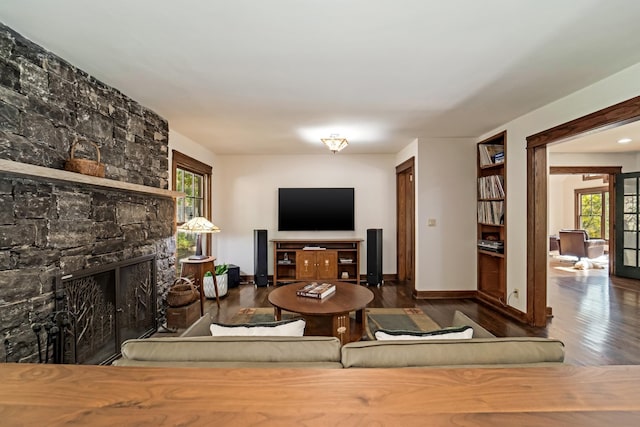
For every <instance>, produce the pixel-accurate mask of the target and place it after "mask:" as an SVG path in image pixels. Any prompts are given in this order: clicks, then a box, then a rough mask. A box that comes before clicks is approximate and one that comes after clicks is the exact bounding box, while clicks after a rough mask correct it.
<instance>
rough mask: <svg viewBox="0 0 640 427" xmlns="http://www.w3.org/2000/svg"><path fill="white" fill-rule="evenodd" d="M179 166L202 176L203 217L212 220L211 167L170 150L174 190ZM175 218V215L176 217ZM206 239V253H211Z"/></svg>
mask: <svg viewBox="0 0 640 427" xmlns="http://www.w3.org/2000/svg"><path fill="white" fill-rule="evenodd" d="M177 167H180V168H181V169H185V170H188V171H191V172H194V173H197V174H199V175H202V176H203V177H204V192H205V196H206V197H205V201H204V217H205V218H207V219H208V220H209V221H213V219H212V218H211V215H212V210H211V199H212V198H213V195H212V190H211V188H212V185H211V182H212V178H211V175H212V173H213V168H212V167H211V166H209V165H208V164H206V163H202V162H201V161H200V160H196V159H194V158H193V157H189V156H187V155H186V154H183V153H181V152H179V151H177V150H171V181H172V182H171V188H173V189H174V190H175V187H176V168H177ZM176 220H177V217H176ZM206 241H207V253H208V254H211V253H212V250H211V241H212V239H211V238H208V239H206Z"/></svg>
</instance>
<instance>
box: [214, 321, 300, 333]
mask: <svg viewBox="0 0 640 427" xmlns="http://www.w3.org/2000/svg"><path fill="white" fill-rule="evenodd" d="M305 325H306V322H305V321H304V319H288V320H281V321H279V322H264V323H242V324H237V325H226V324H223V323H212V324H211V327H210V330H211V335H212V336H214V337H233V336H236V337H244V336H253V337H257V336H263V337H301V336H302V335H303V334H304V327H305Z"/></svg>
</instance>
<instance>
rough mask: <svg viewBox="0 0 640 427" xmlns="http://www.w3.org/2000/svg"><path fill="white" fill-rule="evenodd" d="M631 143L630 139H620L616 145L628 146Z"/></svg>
mask: <svg viewBox="0 0 640 427" xmlns="http://www.w3.org/2000/svg"><path fill="white" fill-rule="evenodd" d="M630 142H631V138H622V139H619V140H618V144H628V143H630Z"/></svg>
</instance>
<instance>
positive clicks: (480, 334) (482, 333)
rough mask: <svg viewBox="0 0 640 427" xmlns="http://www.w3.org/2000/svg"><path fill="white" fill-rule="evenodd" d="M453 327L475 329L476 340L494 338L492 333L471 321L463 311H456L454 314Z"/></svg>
mask: <svg viewBox="0 0 640 427" xmlns="http://www.w3.org/2000/svg"><path fill="white" fill-rule="evenodd" d="M451 326H471V327H472V328H473V337H474V338H494V337H495V335H493V334H492V333H491V332H489V331H487V330H486V329H485V328H483V327H482V326H480V325H479V324H477V323H476V322H474V321H473V320H471V318H469V316H467V315H466V314H464V313H463V312H461V311H458V310H456V311H455V313H453V319H452V320H451Z"/></svg>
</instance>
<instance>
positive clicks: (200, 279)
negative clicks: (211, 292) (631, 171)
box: [180, 256, 220, 316]
mask: <svg viewBox="0 0 640 427" xmlns="http://www.w3.org/2000/svg"><path fill="white" fill-rule="evenodd" d="M215 260H216V258H215V257H212V256H210V257H207V258H204V259H189V258H184V259H181V260H180V264H182V273H181V275H182V276H183V277H185V276H193V281H194V284H195V285H196V286H197V287H198V289H199V290H200V315H201V316H202V315H204V299H205V296H204V274H205V273H206V272H207V271H210V272H211V274H212V275H213V289H215V291H216V303H217V304H218V308H220V296H219V295H218V281H217V280H216V266H215Z"/></svg>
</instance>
